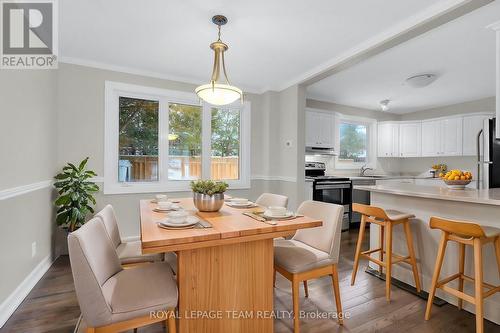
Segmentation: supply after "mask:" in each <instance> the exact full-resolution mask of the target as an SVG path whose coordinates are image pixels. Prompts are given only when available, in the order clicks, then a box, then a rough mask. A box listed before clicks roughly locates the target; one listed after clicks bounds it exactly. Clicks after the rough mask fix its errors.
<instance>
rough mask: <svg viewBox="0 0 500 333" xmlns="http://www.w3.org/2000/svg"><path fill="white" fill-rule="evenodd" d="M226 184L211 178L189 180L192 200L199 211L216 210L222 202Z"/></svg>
mask: <svg viewBox="0 0 500 333" xmlns="http://www.w3.org/2000/svg"><path fill="white" fill-rule="evenodd" d="M227 187H228V184H227V183H225V182H219V181H213V180H201V179H200V180H195V181H192V182H191V189H192V190H193V201H194V205H195V207H196V208H197V209H198V210H199V211H200V212H217V211H219V210H220V209H221V207H222V205H223V204H224V192H225V191H226V190H227Z"/></svg>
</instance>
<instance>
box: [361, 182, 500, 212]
mask: <svg viewBox="0 0 500 333" xmlns="http://www.w3.org/2000/svg"><path fill="white" fill-rule="evenodd" d="M354 189H357V190H365V191H370V192H377V193H389V194H395V195H402V196H410V197H419V198H427V199H438V200H449V201H459V202H469V203H477V204H484V205H495V206H500V188H495V189H488V190H476V189H471V188H466V189H464V190H452V189H449V188H446V187H440V186H424V185H415V184H404V183H398V184H387V185H372V186H363V185H358V186H355V187H354Z"/></svg>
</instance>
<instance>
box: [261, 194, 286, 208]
mask: <svg viewBox="0 0 500 333" xmlns="http://www.w3.org/2000/svg"><path fill="white" fill-rule="evenodd" d="M255 203H256V204H257V205H259V206H264V207H272V206H277V207H287V206H288V197H287V196H284V195H280V194H274V193H262V194H261V195H260V196H259V197H258V198H257V200H256V201H255Z"/></svg>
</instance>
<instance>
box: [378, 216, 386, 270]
mask: <svg viewBox="0 0 500 333" xmlns="http://www.w3.org/2000/svg"><path fill="white" fill-rule="evenodd" d="M384 232H385V230H384V227H383V226H381V225H379V226H378V244H379V246H380V249H381V251H380V255H379V257H378V258H379V260H380V261H381V262H384ZM383 269H384V266H382V265H379V266H378V272H379V273H380V274H382V272H383Z"/></svg>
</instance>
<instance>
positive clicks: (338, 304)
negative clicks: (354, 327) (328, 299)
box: [332, 264, 344, 325]
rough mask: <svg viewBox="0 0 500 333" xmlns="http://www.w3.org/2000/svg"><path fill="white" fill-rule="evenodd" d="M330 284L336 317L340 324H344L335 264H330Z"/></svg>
mask: <svg viewBox="0 0 500 333" xmlns="http://www.w3.org/2000/svg"><path fill="white" fill-rule="evenodd" d="M332 285H333V294H334V297H335V306H336V307H337V318H338V321H339V324H340V325H343V324H344V319H343V318H344V314H343V312H342V302H341V300H340V289H339V273H338V271H337V265H336V264H334V265H332Z"/></svg>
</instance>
